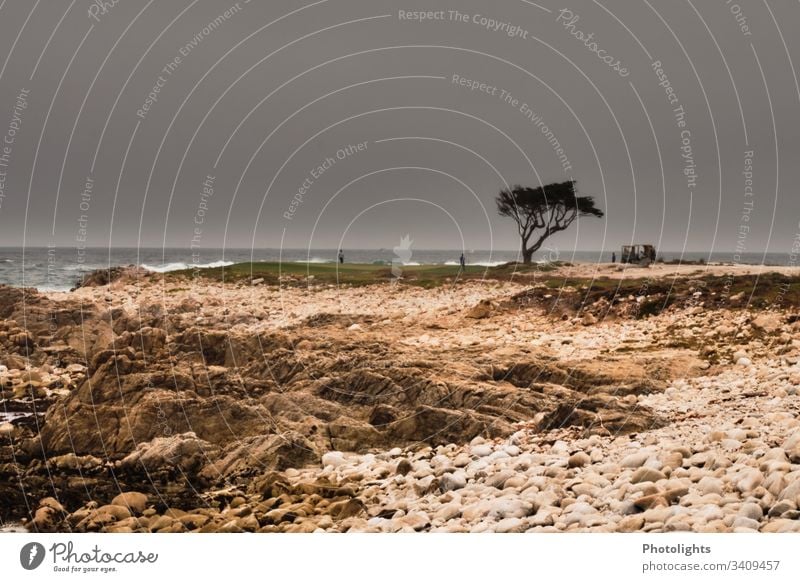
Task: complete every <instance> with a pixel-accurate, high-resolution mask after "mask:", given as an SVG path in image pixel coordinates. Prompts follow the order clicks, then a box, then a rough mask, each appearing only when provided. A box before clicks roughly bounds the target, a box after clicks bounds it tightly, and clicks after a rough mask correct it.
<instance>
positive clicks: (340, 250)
mask: <svg viewBox="0 0 800 582" xmlns="http://www.w3.org/2000/svg"><path fill="white" fill-rule="evenodd" d="M339 264H340V265H343V264H344V251H343V250H342V249H339Z"/></svg>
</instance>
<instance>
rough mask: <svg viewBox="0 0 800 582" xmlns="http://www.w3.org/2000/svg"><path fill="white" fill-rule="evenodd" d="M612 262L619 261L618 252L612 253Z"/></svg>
mask: <svg viewBox="0 0 800 582" xmlns="http://www.w3.org/2000/svg"><path fill="white" fill-rule="evenodd" d="M611 262H612V263H616V262H617V253H611Z"/></svg>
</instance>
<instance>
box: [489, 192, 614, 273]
mask: <svg viewBox="0 0 800 582" xmlns="http://www.w3.org/2000/svg"><path fill="white" fill-rule="evenodd" d="M496 202H497V212H498V213H499V214H500V216H507V217H509V218H512V219H513V220H514V221H515V222H516V223H517V230H518V232H519V236H520V239H521V240H522V257H523V261H524V262H525V263H530V262H531V260H532V257H533V253H535V252H536V251H537V250H539V248H540V247H541V246H542V244H543V243H544V241H545V240H547V238H549V237H550V236H552V235H554V234H555V233H557V232H561V231H562V230H566V229H567V228H569V226H570V225H571V224H572V223H573V222H574V221H575V220H576V219H577V218H578V217H579V216H595V217H597V218H601V217H602V216H603V211H602V210H600V209H599V208H597V207H596V206H595V204H594V197H592V196H578V195H577V190H576V182H575V180H568V181H566V182H556V183H553V184H547V185H545V186H540V187H538V188H530V187H527V186H520V185H516V186H513V187H511V188H504V189H503V190H500V193H499V194H498V195H497V200H496ZM534 233H535V235H534Z"/></svg>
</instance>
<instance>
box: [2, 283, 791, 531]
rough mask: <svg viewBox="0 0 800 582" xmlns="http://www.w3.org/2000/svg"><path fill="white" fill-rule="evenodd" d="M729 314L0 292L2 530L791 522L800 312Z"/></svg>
mask: <svg viewBox="0 0 800 582" xmlns="http://www.w3.org/2000/svg"><path fill="white" fill-rule="evenodd" d="M665 289H671V290H674V291H672V292H671V295H670V296H669V300H668V301H667V300H663V301H662V299H664V298H663V297H662V296H661V295H659V294H663V293H665ZM742 303H743V300H742V296H739V295H738V294H731V295H730V296H727V297H726V298H725V301H722V300H721V297H720V295H718V294H717V292H716V291H714V290H713V288H709V287H708V286H707V285H705V284H695V283H693V282H692V280H691V279H689V280H683V281H682V282H681V284H679V285H675V284H674V282H671V286H670V287H667V285H666V284H664V285H662V284H661V283H660V282H658V281H655V282H651V283H650V284H649V285H648V288H646V289H643V290H642V292H641V293H637V294H635V295H632V294H629V293H619V290H618V289H617V290H615V289H614V288H613V287H610V288H606V287H604V288H603V291H602V293H599V294H598V293H592V292H590V291H589V290H585V289H583V288H582V287H580V286H565V287H562V288H559V289H552V288H551V287H550V286H548V285H546V284H535V283H532V282H530V281H523V282H519V283H515V282H510V281H492V280H484V281H468V282H464V283H463V284H459V285H448V286H443V287H439V288H433V289H425V288H419V287H412V286H405V285H402V284H400V285H395V284H389V283H382V284H375V285H369V286H364V287H352V288H339V287H336V286H333V285H327V284H313V283H311V282H309V284H308V285H304V286H280V287H279V286H274V285H253V284H251V283H250V282H236V283H221V282H214V281H203V280H194V279H182V278H179V277H165V276H161V275H156V274H147V273H143V272H141V271H137V270H128V271H126V270H120V271H119V272H116V273H114V274H113V277H105V276H98V277H96V280H92V281H89V282H87V284H86V285H85V286H81V287H80V288H77V289H75V290H74V291H73V292H70V293H38V292H36V291H33V290H20V289H14V288H9V287H0V318H2V320H0V346H2V352H0V353H2V357H0V363H1V364H2V367H0V383H1V384H2V386H1V387H0V389H2V393H1V394H0V414H2V416H0V526H2V524H3V523H14V522H19V523H23V524H24V526H25V527H26V528H27V529H29V530H31V531H104V532H131V531H160V532H178V531H199V532H209V531H230V532H239V531H261V532H279V531H280V532H282V531H286V532H314V531H339V532H344V531H373V532H395V531H452V532H478V531H496V532H537V531H545V532H547V531H620V532H630V531H653V532H659V531H702V532H712V531H713V532H716V531H737V532H745V531H763V532H778V531H781V532H782V531H800V520H798V517H800V510H799V509H798V506H800V430H798V427H800V418H799V417H798V412H799V411H800V398H798V385H800V366H798V361H800V340H798V339H797V338H798V335H797V332H798V330H799V329H800V322H798V317H797V316H796V315H795V312H794V311H793V310H791V309H786V308H782V307H781V306H780V305H777V304H770V305H767V306H766V307H764V308H759V309H752V308H749V307H752V305H751V306H748V305H747V304H745V305H743V304H742ZM655 304H659V305H662V304H663V305H662V306H661V308H660V309H658V310H657V311H656V312H653V310H652V309H643V307H642V306H643V305H644V306H648V305H651V306H652V305H655Z"/></svg>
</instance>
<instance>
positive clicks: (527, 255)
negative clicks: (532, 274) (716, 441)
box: [522, 247, 533, 265]
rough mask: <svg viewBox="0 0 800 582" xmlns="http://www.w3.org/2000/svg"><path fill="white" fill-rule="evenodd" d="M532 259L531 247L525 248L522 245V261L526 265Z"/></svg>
mask: <svg viewBox="0 0 800 582" xmlns="http://www.w3.org/2000/svg"><path fill="white" fill-rule="evenodd" d="M532 261H533V249H526V248H525V247H522V262H523V263H524V264H526V265H530V264H531V262H532Z"/></svg>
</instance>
